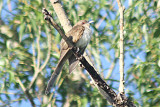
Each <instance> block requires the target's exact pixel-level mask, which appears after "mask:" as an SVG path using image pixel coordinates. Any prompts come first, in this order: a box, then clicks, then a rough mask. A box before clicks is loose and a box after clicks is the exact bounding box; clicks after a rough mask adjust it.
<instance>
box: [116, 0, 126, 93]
mask: <svg viewBox="0 0 160 107" xmlns="http://www.w3.org/2000/svg"><path fill="white" fill-rule="evenodd" d="M117 3H118V6H119V13H120V58H119V65H120V85H119V92H120V93H124V33H123V26H124V7H123V6H122V4H121V1H120V0H117Z"/></svg>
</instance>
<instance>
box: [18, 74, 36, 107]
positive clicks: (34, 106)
mask: <svg viewBox="0 0 160 107" xmlns="http://www.w3.org/2000/svg"><path fill="white" fill-rule="evenodd" d="M16 81H17V82H18V83H19V85H20V87H21V88H22V90H23V92H24V93H25V94H26V96H27V98H28V99H29V101H30V103H31V105H32V107H36V105H35V103H34V101H33V97H32V96H31V94H30V93H29V91H28V90H26V88H25V87H24V85H23V83H22V82H21V80H20V79H19V77H16Z"/></svg>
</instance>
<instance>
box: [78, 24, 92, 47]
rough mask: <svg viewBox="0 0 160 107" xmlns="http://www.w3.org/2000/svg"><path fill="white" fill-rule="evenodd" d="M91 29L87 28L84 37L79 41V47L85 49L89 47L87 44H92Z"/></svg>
mask: <svg viewBox="0 0 160 107" xmlns="http://www.w3.org/2000/svg"><path fill="white" fill-rule="evenodd" d="M91 35H92V34H91V29H90V28H87V27H85V30H84V33H83V35H82V37H81V38H80V39H79V40H78V42H77V43H76V46H77V47H80V48H84V47H86V46H87V44H88V43H89V42H90V40H91Z"/></svg>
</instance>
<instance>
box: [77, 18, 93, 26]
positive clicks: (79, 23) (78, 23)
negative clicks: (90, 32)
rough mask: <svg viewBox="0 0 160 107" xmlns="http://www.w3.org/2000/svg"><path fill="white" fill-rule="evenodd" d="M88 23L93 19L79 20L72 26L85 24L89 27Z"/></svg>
mask: <svg viewBox="0 0 160 107" xmlns="http://www.w3.org/2000/svg"><path fill="white" fill-rule="evenodd" d="M90 23H93V21H87V20H80V21H78V22H77V23H76V24H75V25H74V26H77V25H80V26H87V27H89V26H90Z"/></svg>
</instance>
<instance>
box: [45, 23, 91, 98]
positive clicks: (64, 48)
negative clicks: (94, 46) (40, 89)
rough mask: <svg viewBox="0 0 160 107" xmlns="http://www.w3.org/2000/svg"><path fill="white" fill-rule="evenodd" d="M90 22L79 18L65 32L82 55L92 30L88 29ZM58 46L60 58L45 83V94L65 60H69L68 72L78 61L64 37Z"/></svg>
mask: <svg viewBox="0 0 160 107" xmlns="http://www.w3.org/2000/svg"><path fill="white" fill-rule="evenodd" d="M90 23H93V21H87V20H80V21H78V22H77V23H76V24H75V25H74V26H73V28H72V29H71V30H70V31H68V32H67V33H66V36H67V37H68V38H69V39H71V41H72V43H73V45H74V47H76V48H78V49H77V51H78V54H80V55H83V53H84V51H85V49H86V47H87V45H88V43H89V42H90V40H91V36H92V31H91V29H90ZM60 47H61V50H60V51H61V52H60V59H59V61H58V64H57V66H56V68H55V71H54V72H53V73H52V75H51V78H50V80H49V82H48V84H47V88H46V90H45V94H46V95H47V94H48V93H49V91H50V88H51V87H52V85H53V84H54V82H55V81H56V79H57V77H58V75H59V74H60V72H61V70H62V68H63V65H64V64H65V62H66V61H67V60H69V72H70V73H71V72H72V71H73V70H74V69H75V68H76V66H77V64H78V63H79V61H78V60H77V59H76V57H75V56H74V55H73V53H72V52H71V50H70V48H69V46H68V44H67V43H66V42H65V40H64V39H62V40H61V43H60Z"/></svg>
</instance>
